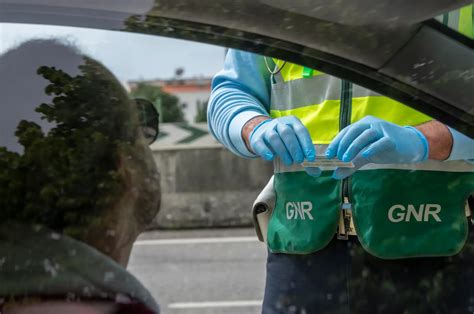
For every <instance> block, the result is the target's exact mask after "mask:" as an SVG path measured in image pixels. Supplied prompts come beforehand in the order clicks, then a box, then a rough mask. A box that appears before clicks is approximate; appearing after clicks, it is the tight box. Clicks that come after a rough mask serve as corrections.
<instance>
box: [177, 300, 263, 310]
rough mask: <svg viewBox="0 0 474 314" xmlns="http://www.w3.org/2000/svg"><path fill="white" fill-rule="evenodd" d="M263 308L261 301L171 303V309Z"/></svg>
mask: <svg viewBox="0 0 474 314" xmlns="http://www.w3.org/2000/svg"><path fill="white" fill-rule="evenodd" d="M253 306H262V301H261V300H242V301H217V302H180V303H170V304H168V308H170V309H199V308H211V307H253Z"/></svg>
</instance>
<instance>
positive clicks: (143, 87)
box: [130, 83, 184, 123]
mask: <svg viewBox="0 0 474 314" xmlns="http://www.w3.org/2000/svg"><path fill="white" fill-rule="evenodd" d="M130 95H131V96H132V97H138V98H143V99H146V100H148V101H151V102H152V103H154V104H155V105H156V106H159V108H157V109H158V111H159V114H160V121H161V122H165V123H166V122H184V113H183V110H182V109H181V106H180V105H179V99H178V97H176V96H174V95H171V94H168V93H166V92H163V91H162V89H161V88H160V87H158V86H153V85H150V84H147V83H138V84H137V86H136V87H135V88H133V90H132V92H131V93H130Z"/></svg>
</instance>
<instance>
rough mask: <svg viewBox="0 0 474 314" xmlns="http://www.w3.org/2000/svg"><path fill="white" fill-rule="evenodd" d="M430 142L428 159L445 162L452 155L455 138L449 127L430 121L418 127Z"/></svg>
mask: <svg viewBox="0 0 474 314" xmlns="http://www.w3.org/2000/svg"><path fill="white" fill-rule="evenodd" d="M416 128H417V129H418V130H419V131H420V132H421V133H423V135H424V136H425V137H426V139H427V140H428V146H429V152H428V158H429V159H434V160H445V159H447V158H448V157H449V155H450V154H451V149H452V147H453V137H452V135H451V132H450V131H449V129H448V127H447V126H446V125H444V124H443V123H441V122H439V121H435V120H433V121H430V122H427V123H423V124H420V125H418V126H417V127H416Z"/></svg>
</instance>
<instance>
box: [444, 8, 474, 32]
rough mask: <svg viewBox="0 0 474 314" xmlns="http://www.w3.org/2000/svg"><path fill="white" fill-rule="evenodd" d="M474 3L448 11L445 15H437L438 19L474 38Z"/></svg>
mask: <svg viewBox="0 0 474 314" xmlns="http://www.w3.org/2000/svg"><path fill="white" fill-rule="evenodd" d="M472 8H473V5H472V4H470V5H467V6H465V7H462V8H461V9H458V10H454V11H451V12H447V13H445V14H443V15H440V16H437V17H436V20H438V21H439V22H441V23H443V24H444V25H446V26H448V27H449V28H452V29H454V30H457V31H458V32H460V33H461V34H463V35H465V36H467V37H469V38H471V39H474V25H473V19H474V18H473V13H474V12H473V9H472Z"/></svg>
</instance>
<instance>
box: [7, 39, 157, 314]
mask: <svg viewBox="0 0 474 314" xmlns="http://www.w3.org/2000/svg"><path fill="white" fill-rule="evenodd" d="M31 56H35V58H34V59H35V60H31ZM28 58H30V59H29V60H28ZM13 67H15V71H13V70H12V69H13ZM0 70H1V73H2V75H3V73H9V74H11V75H12V76H11V77H9V80H10V84H9V85H8V88H5V86H4V84H2V85H3V86H4V87H3V88H1V93H2V95H3V96H5V99H6V101H5V103H3V104H2V107H0V110H1V112H2V113H1V115H2V116H3V117H4V119H9V120H11V121H13V122H14V124H16V125H17V126H16V128H15V129H14V130H10V129H8V128H6V130H4V131H5V132H2V133H3V135H2V136H0V208H1V209H2V210H1V211H0V221H1V228H0V261H2V263H1V267H0V281H1V282H2V284H1V285H0V300H1V299H2V298H4V299H5V301H6V302H7V303H6V307H7V308H8V307H13V308H15V307H19V309H20V310H21V308H22V306H23V307H24V308H26V307H30V306H33V307H34V306H46V307H47V306H51V308H50V310H51V309H54V308H55V306H62V305H64V304H61V301H64V300H69V301H71V300H73V301H78V300H80V299H81V300H84V299H85V300H89V301H91V300H95V301H100V303H101V304H103V305H104V304H105V305H106V306H108V307H109V308H112V309H113V308H116V307H121V306H136V308H137V309H138V308H140V309H142V310H143V309H145V307H144V305H146V307H147V308H149V309H152V310H153V311H157V306H156V304H155V302H154V301H153V299H152V298H151V296H150V295H149V293H148V292H147V291H146V290H145V289H144V288H143V287H142V286H141V284H140V283H139V282H138V281H137V280H136V279H135V278H133V277H132V276H131V275H130V274H128V273H127V272H126V271H125V269H123V268H122V267H123V266H126V265H127V262H128V258H129V255H130V251H131V247H132V244H133V242H134V240H135V239H136V237H137V236H138V234H139V233H140V232H141V231H143V230H144V228H145V227H146V225H147V224H149V223H150V222H151V220H152V219H153V217H154V216H155V215H156V213H157V211H158V209H159V203H160V185H159V174H158V172H157V169H156V166H155V164H154V162H153V159H152V157H151V153H150V150H149V148H148V147H147V144H146V142H145V140H144V138H143V136H142V134H141V129H140V128H139V121H138V115H137V112H136V110H135V109H136V107H135V105H134V104H133V102H132V101H131V100H130V99H129V98H128V96H127V93H126V92H125V90H124V89H123V87H122V86H121V85H120V83H119V82H118V81H117V79H116V78H115V77H114V76H113V75H112V74H111V73H110V72H109V71H108V70H107V69H106V68H105V67H104V66H102V65H101V64H100V63H98V62H97V61H95V60H93V59H90V58H88V57H84V56H82V55H80V54H79V53H78V52H76V51H74V49H72V48H69V47H66V46H64V45H62V44H59V43H56V42H52V41H44V42H43V41H37V42H29V43H26V44H23V45H22V46H20V47H18V48H16V49H14V50H12V51H9V52H7V53H6V54H4V55H3V56H2V57H1V58H0ZM2 79H5V78H2ZM21 82H25V83H26V84H28V83H31V85H30V86H29V87H30V89H29V91H28V93H24V94H21V93H17V92H16V90H18V89H20V86H21V87H23V85H19V84H21ZM27 86H28V85H27ZM44 87H45V88H44ZM41 102H42V103H41ZM38 103H41V104H40V105H39V106H38ZM33 111H36V112H37V113H39V114H40V117H38V116H37V114H35V113H34V112H33ZM39 118H40V119H39ZM11 126H12V127H11V128H13V125H11ZM13 133H14V134H15V136H16V138H17V139H18V143H19V144H20V145H21V146H18V145H14V144H12V143H13V142H14V140H12V137H13ZM5 145H6V146H5ZM77 240H79V242H78V241H77ZM83 243H86V244H87V245H84V244H83ZM96 250H97V251H96ZM99 252H101V253H99ZM103 254H105V255H107V256H108V257H110V258H111V259H112V260H114V261H112V260H111V259H108V258H107V257H106V256H105V255H103ZM25 261H28V263H25ZM119 264H121V266H120V265H119ZM45 270H46V271H45ZM20 278H22V279H26V278H34V280H29V281H28V280H27V281H26V282H25V281H24V280H23V281H21V283H20V281H19V280H18V279H20ZM119 296H121V297H122V298H119ZM33 299H34V300H36V301H32V300H33ZM119 299H120V300H119ZM12 300H15V302H12ZM38 300H41V301H42V302H38ZM118 300H119V301H118ZM89 301H88V302H85V303H83V305H84V306H88V305H90V306H94V305H93V304H92V303H91V302H89ZM0 304H1V302H0ZM69 310H70V311H71V312H72V313H74V309H73V308H71V309H69ZM69 310H68V311H69ZM51 311H54V310H51ZM63 311H64V310H63ZM149 312H150V311H148V310H147V311H145V310H143V311H142V312H139V313H149ZM68 313H69V312H68ZM100 313H102V312H100ZM104 313H105V310H104Z"/></svg>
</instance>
